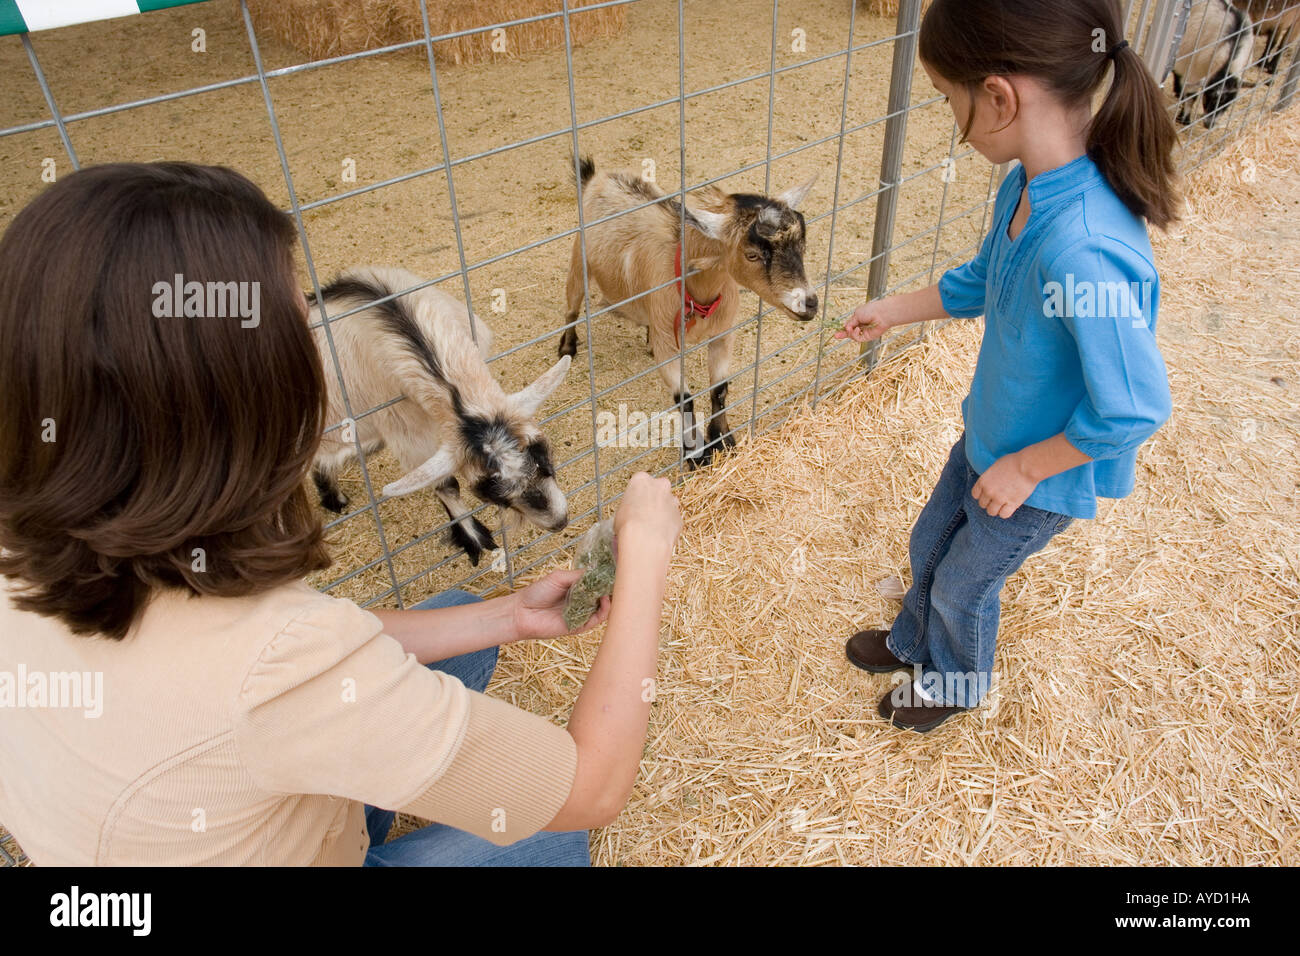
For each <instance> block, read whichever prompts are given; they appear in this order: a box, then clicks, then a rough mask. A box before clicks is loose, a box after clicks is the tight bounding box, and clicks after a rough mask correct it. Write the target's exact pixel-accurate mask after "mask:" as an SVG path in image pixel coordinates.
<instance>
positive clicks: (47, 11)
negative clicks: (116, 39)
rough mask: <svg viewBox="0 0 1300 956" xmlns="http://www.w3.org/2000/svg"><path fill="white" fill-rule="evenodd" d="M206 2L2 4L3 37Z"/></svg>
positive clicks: (30, 0)
mask: <svg viewBox="0 0 1300 956" xmlns="http://www.w3.org/2000/svg"><path fill="white" fill-rule="evenodd" d="M202 2H203V0H0V36H5V35H7V34H10V33H29V32H30V33H34V32H35V31H37V30H52V29H54V28H55V27H66V26H69V25H71V24H73V23H89V22H90V21H92V20H110V19H112V18H113V17H127V16H130V15H131V14H134V13H148V12H149V11H150V10H162V9H163V8H165V7H183V6H186V5H187V4H191V3H202Z"/></svg>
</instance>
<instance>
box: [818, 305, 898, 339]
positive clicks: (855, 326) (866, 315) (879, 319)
mask: <svg viewBox="0 0 1300 956" xmlns="http://www.w3.org/2000/svg"><path fill="white" fill-rule="evenodd" d="M898 324H899V322H898V320H897V316H896V315H895V314H894V307H893V299H877V300H876V301H875V302H868V303H866V304H865V305H860V306H858V307H857V309H856V310H855V311H854V313H853V314H852V315H851V316H849V320H848V321H847V322H845V323H844V328H842V329H840V331H838V332H836V333H835V335H834V338H836V339H839V340H841V341H843V340H844V339H852V340H853V341H855V342H858V343H860V344H862V345H866V344H867V343H868V342H874V341H875V340H876V339H878V338H880V337H881V336H883V335H884V334H885V333H886V332H888V331H889V330H890V329H892V328H893V327H894V326H895V325H898Z"/></svg>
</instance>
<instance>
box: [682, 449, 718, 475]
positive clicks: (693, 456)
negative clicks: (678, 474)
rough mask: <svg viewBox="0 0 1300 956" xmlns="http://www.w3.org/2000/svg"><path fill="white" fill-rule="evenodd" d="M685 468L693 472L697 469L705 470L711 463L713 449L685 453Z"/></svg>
mask: <svg viewBox="0 0 1300 956" xmlns="http://www.w3.org/2000/svg"><path fill="white" fill-rule="evenodd" d="M685 458H686V467H687V468H688V469H689V470H691V471H695V470H696V469H697V468H707V467H708V466H709V465H710V464H712V463H713V449H712V448H711V447H710V448H705V449H704V450H703V451H694V452H687V453H686V456H685Z"/></svg>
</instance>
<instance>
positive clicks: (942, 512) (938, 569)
mask: <svg viewBox="0 0 1300 956" xmlns="http://www.w3.org/2000/svg"><path fill="white" fill-rule="evenodd" d="M978 480H979V475H977V474H976V473H975V471H974V470H973V469H972V468H971V467H970V464H969V463H968V462H967V461H966V435H965V434H964V433H963V435H962V437H961V438H960V439H959V440H958V441H957V444H955V445H954V446H953V448H952V453H951V454H950V455H949V456H948V464H947V465H945V466H944V469H943V474H942V475H940V476H939V484H938V485H937V486H936V487H935V489H934V494H933V495H931V496H930V501H929V502H928V503H927V504H926V506H925V508H924V509H922V511H921V516H920V517H919V518H918V519H917V521H916V527H915V528H913V529H912V543H911V549H910V553H911V559H912V586H911V588H910V589H909V590H908V592H907V595H906V596H905V597H904V598H903V610H902V612H901V613H900V614H899V615H898V618H897V619H896V620H895V621H894V626H893V629H892V630H891V631H890V633H889V638H888V639H887V640H886V642H885V646H886V647H888V648H889V650H890V652H891V653H892V654H893V655H894V656H895V657H897V658H898V659H899V660H902V661H907V662H908V663H911V664H913V665H915V666H914V667H913V671H914V672H915V673H914V678H915V680H917V681H919V682H920V685H921V689H922V690H923V691H925V692H926V694H927V695H928V696H929V697H931V698H934V701H935V703H936V704H942V705H945V706H950V707H974V706H975V705H976V704H978V703H979V702H980V700H981V699H982V698H983V697H984V695H985V694H986V693H987V692H988V690H989V687H990V685H991V684H992V679H993V648H994V644H995V641H996V638H997V633H998V617H999V612H1000V610H1001V603H1000V598H999V596H1000V594H1001V592H1002V586H1003V585H1004V584H1005V583H1006V580H1007V578H1008V577H1009V576H1010V575H1011V574H1012V573H1014V572H1015V571H1016V569H1017V568H1019V567H1020V566H1021V565H1022V564H1023V563H1024V561H1025V559H1026V558H1028V557H1029V556H1030V555H1031V554H1034V553H1035V552H1037V551H1041V550H1042V549H1043V548H1044V547H1045V546H1046V545H1047V542H1048V541H1050V540H1051V539H1052V538H1053V537H1054V536H1056V535H1057V534H1060V533H1061V532H1062V531H1064V530H1065V529H1066V528H1067V527H1068V526H1069V525H1070V523H1071V522H1072V521H1073V520H1074V519H1073V518H1071V517H1070V516H1069V515H1063V514H1057V513H1056V512H1053V511H1042V510H1040V509H1038V508H1031V507H1030V506H1028V505H1021V506H1020V507H1019V508H1018V509H1017V510H1016V513H1015V514H1013V515H1012V516H1011V517H1010V518H995V517H992V516H990V515H989V513H988V512H987V511H985V510H984V509H983V508H981V507H980V506H979V502H978V501H976V500H975V499H974V498H972V497H971V491H972V489H974V487H975V483H976V482H977V481H978ZM910 686H911V685H908V687H910ZM907 689H908V688H907V687H903V688H899V690H901V691H906V690H907ZM896 696H900V695H897V694H896ZM909 697H911V695H906V696H905V697H904V698H903V699H900V700H897V701H896V703H897V704H900V705H902V706H924V705H925V704H926V701H925V700H924V699H922V695H919V694H918V695H915V697H914V698H912V699H907V698H909Z"/></svg>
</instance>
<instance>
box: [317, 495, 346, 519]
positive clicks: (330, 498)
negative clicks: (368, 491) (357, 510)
mask: <svg viewBox="0 0 1300 956" xmlns="http://www.w3.org/2000/svg"><path fill="white" fill-rule="evenodd" d="M349 500H350V499H349V498H348V496H347V495H345V494H343V493H342V492H331V493H329V494H324V495H321V498H320V503H321V507H322V508H325V509H326V510H327V511H332V512H334V513H335V514H336V515H341V514H343V512H344V511H345V510H347V507H348V502H349Z"/></svg>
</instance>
